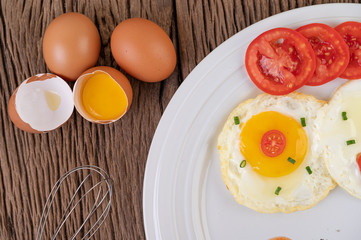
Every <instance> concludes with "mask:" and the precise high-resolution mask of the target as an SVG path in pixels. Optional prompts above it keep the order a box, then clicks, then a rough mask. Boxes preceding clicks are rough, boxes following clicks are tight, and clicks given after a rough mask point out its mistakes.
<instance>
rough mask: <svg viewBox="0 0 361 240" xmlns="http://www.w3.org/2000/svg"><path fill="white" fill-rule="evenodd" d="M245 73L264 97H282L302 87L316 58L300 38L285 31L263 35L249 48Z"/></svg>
mask: <svg viewBox="0 0 361 240" xmlns="http://www.w3.org/2000/svg"><path fill="white" fill-rule="evenodd" d="M245 64H246V69H247V72H248V75H249V77H250V78H251V80H252V81H253V82H254V84H255V85H256V86H257V87H258V88H260V89H261V90H263V91H264V92H266V93H269V94H273V95H284V94H287V93H290V92H292V91H294V90H296V89H298V88H300V87H302V86H303V85H304V84H305V83H306V82H307V81H308V80H309V79H310V78H311V77H312V76H313V73H314V71H315V67H316V61H315V54H314V52H313V50H312V47H311V45H310V44H309V42H308V41H307V39H306V38H305V37H303V36H302V34H300V33H298V32H296V31H294V30H292V29H288V28H275V29H271V30H269V31H267V32H264V33H262V34H261V35H259V36H258V37H257V38H256V39H254V40H253V41H252V42H251V44H250V45H249V46H248V48H247V51H246V59H245Z"/></svg>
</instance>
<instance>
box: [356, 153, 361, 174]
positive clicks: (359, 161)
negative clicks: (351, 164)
mask: <svg viewBox="0 0 361 240" xmlns="http://www.w3.org/2000/svg"><path fill="white" fill-rule="evenodd" d="M356 162H357V165H358V168H359V169H360V171H361V153H359V154H357V156H356Z"/></svg>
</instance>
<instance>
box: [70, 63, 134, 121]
mask: <svg viewBox="0 0 361 240" xmlns="http://www.w3.org/2000/svg"><path fill="white" fill-rule="evenodd" d="M97 74H107V75H108V76H109V77H110V78H112V79H113V80H114V81H115V82H116V83H117V84H118V85H119V86H120V88H121V90H122V91H123V92H124V94H125V97H126V99H127V102H126V107H125V109H124V111H123V112H122V113H121V114H120V115H118V116H117V117H115V118H112V119H98V118H96V117H94V115H92V114H90V113H89V112H88V111H87V110H86V107H85V106H84V103H83V90H84V87H85V85H86V83H87V81H88V80H89V79H90V78H92V77H93V76H95V75H97ZM73 97H74V105H75V108H76V110H77V111H78V113H79V114H80V115H81V116H82V117H84V118H85V119H86V120H88V121H90V122H94V123H99V124H109V123H112V122H115V121H117V120H119V119H120V118H122V117H123V116H124V114H125V113H126V112H127V111H128V110H129V108H130V106H131V104H132V100H133V90H132V86H131V85H130V82H129V80H128V79H127V77H126V76H125V75H124V74H123V73H121V72H120V71H118V70H117V69H115V68H112V67H107V66H97V67H93V68H90V69H88V70H86V71H85V72H83V73H82V74H81V76H80V77H79V78H78V79H77V81H76V82H75V85H74V88H73Z"/></svg>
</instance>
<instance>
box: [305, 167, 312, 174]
mask: <svg viewBox="0 0 361 240" xmlns="http://www.w3.org/2000/svg"><path fill="white" fill-rule="evenodd" d="M306 170H307V172H308V174H310V175H311V174H312V170H311V168H310V166H307V167H306Z"/></svg>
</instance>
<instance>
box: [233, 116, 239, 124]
mask: <svg viewBox="0 0 361 240" xmlns="http://www.w3.org/2000/svg"><path fill="white" fill-rule="evenodd" d="M233 119H234V124H236V125H238V124H239V117H234V118H233Z"/></svg>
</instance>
